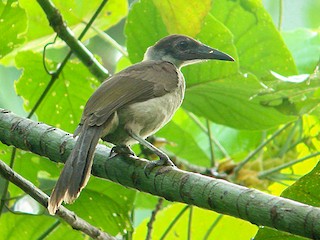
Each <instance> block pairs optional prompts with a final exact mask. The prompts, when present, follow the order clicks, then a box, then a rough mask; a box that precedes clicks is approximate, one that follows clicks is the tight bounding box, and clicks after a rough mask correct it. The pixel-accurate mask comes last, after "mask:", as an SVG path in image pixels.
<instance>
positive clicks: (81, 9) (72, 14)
mask: <svg viewBox="0 0 320 240" xmlns="http://www.w3.org/2000/svg"><path fill="white" fill-rule="evenodd" d="M19 3H20V4H21V6H22V7H23V8H24V9H25V10H26V12H27V15H28V31H27V33H26V38H27V43H26V44H24V45H23V46H22V48H19V49H17V50H16V51H14V52H13V53H12V54H10V55H9V56H8V57H7V58H6V59H5V60H4V62H5V63H6V64H10V63H11V61H12V59H13V57H14V56H15V54H17V52H18V51H21V50H24V51H26V50H33V51H41V50H42V49H43V46H44V45H45V44H46V43H48V42H51V41H52V40H53V38H54V36H55V35H56V33H54V32H53V29H52V28H51V27H50V25H49V22H48V19H47V16H46V15H45V13H44V12H43V10H42V9H41V7H40V5H39V4H38V3H37V2H36V1H32V2H30V1H28V0H21V1H19ZM54 4H55V6H56V7H57V8H58V9H59V11H60V12H61V14H62V16H63V18H64V20H65V22H66V23H67V24H68V27H69V28H70V29H71V30H72V31H73V32H74V35H75V37H77V36H79V34H80V32H81V31H82V30H83V29H84V28H85V23H87V22H88V21H89V20H90V18H91V17H92V16H93V13H94V12H95V11H96V9H97V8H98V6H99V5H100V4H101V1H99V0H93V1H90V4H88V3H87V2H86V1H83V0H77V1H64V0H58V1H54ZM127 11H128V1H126V0H110V1H108V3H107V4H106V6H105V7H104V9H103V10H102V12H101V13H100V14H99V16H98V17H97V18H96V20H95V22H94V26H95V27H96V28H98V29H100V30H102V31H104V30H107V29H109V28H110V27H112V26H114V25H115V24H117V23H118V22H119V21H120V20H121V19H123V18H124V17H125V16H126V15H127ZM13 19H19V18H13ZM24 22H26V19H24ZM39 26H41V28H39ZM8 28H9V29H10V27H8ZM8 28H6V31H7V29H8ZM94 35H96V32H94V31H93V30H89V32H88V33H87V34H86V35H85V37H84V38H83V40H86V39H88V38H91V37H92V36H94ZM10 39H13V38H10ZM58 45H63V46H65V43H63V42H62V41H60V42H58V43H57V44H56V45H55V46H58Z"/></svg>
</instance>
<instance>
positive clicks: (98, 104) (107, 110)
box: [80, 61, 179, 126]
mask: <svg viewBox="0 0 320 240" xmlns="http://www.w3.org/2000/svg"><path fill="white" fill-rule="evenodd" d="M178 84H179V81H178V70H177V68H176V67H175V66H174V65H173V64H171V63H169V62H163V61H161V62H160V61H145V62H141V63H138V64H135V65H132V66H131V67H129V68H126V69H124V70H123V71H121V72H119V73H117V74H115V75H114V76H112V77H110V78H109V79H107V80H106V81H104V82H103V83H102V84H101V86H100V87H99V88H98V89H97V90H96V91H95V92H94V93H93V95H92V96H91V97H90V98H89V100H88V102H87V104H86V106H85V109H84V112H83V115H82V119H81V122H80V125H81V124H83V123H84V122H86V123H87V124H89V126H101V125H102V124H104V123H105V122H106V121H107V120H108V118H109V117H110V116H111V115H112V114H113V113H114V112H115V111H116V110H117V109H119V108H121V107H122V106H124V105H125V104H132V103H136V102H143V101H147V100H149V99H152V98H155V97H161V96H163V95H165V94H166V93H168V92H171V91H173V90H174V89H175V88H177V86H178Z"/></svg>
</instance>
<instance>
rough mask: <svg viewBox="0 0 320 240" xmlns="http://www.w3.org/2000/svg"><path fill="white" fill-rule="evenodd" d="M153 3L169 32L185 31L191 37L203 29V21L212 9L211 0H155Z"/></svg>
mask: <svg viewBox="0 0 320 240" xmlns="http://www.w3.org/2000/svg"><path fill="white" fill-rule="evenodd" d="M153 3H154V5H155V6H156V7H157V9H158V11H159V13H160V15H161V17H162V20H163V22H164V24H165V25H166V28H167V30H168V32H169V33H171V34H172V33H183V34H186V35H188V36H191V37H195V36H196V35H197V34H198V33H199V32H200V31H201V27H202V21H203V19H204V18H205V16H206V15H207V14H208V12H209V11H210V9H211V0H203V1H194V0H176V1H170V0H165V1H163V0H153ZM177 9H179V10H178V11H177ZM188 19H189V20H190V19H192V21H188ZM187 21H188V24H187V23H186V22H187Z"/></svg>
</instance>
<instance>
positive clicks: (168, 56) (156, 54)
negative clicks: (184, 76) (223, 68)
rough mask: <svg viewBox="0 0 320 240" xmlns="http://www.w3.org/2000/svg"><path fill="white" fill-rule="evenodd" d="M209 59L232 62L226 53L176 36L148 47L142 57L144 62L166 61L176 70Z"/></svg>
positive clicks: (163, 39) (185, 37)
mask: <svg viewBox="0 0 320 240" xmlns="http://www.w3.org/2000/svg"><path fill="white" fill-rule="evenodd" d="M209 59H216V60H224V61H234V59H233V58H232V57H231V56H229V55H228V54H226V53H223V52H220V51H218V50H216V49H214V48H211V47H209V46H207V45H205V44H203V43H201V42H199V41H197V40H194V39H193V38H191V37H187V36H184V35H178V34H174V35H170V36H167V37H165V38H162V39H161V40H160V41H158V42H157V43H156V44H155V45H153V46H151V47H149V48H148V49H147V51H146V53H145V55H144V60H163V61H168V62H171V63H173V64H174V65H175V66H176V67H178V68H180V67H183V66H185V65H188V64H194V63H197V62H202V61H206V60H209Z"/></svg>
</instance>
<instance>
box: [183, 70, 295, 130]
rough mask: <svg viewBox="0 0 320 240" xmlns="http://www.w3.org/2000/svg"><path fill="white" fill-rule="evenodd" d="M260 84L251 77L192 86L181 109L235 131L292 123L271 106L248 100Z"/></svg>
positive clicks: (229, 78) (288, 117) (291, 119)
mask: <svg viewBox="0 0 320 240" xmlns="http://www.w3.org/2000/svg"><path fill="white" fill-rule="evenodd" d="M259 88H260V84H259V83H258V82H257V81H256V79H255V78H254V77H253V76H252V75H248V77H246V78H245V77H243V76H241V75H235V76H233V77H232V78H231V77H228V78H227V79H221V80H219V81H213V82H207V83H202V84H198V85H194V86H192V87H190V88H188V89H187V91H186V98H185V100H184V103H183V107H184V108H186V109H187V110H189V111H192V112H194V113H195V114H197V115H199V116H204V117H206V118H208V119H211V120H213V121H214V122H216V123H220V124H224V125H228V126H231V127H234V128H238V129H251V130H253V129H267V128H271V127H273V126H276V125H279V124H281V123H285V122H288V121H293V120H295V119H296V117H290V116H286V115H283V114H281V113H279V112H278V111H277V110H275V109H274V108H272V107H263V106H262V105H261V104H260V102H259V101H257V100H256V99H255V98H252V97H253V96H254V95H255V93H256V92H257V91H258V89H259Z"/></svg>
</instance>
